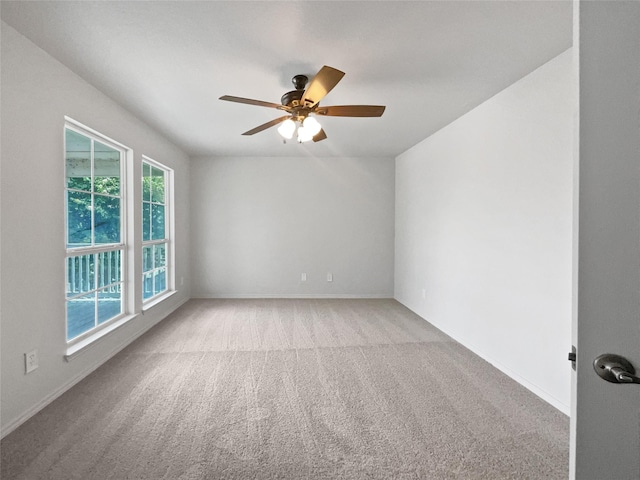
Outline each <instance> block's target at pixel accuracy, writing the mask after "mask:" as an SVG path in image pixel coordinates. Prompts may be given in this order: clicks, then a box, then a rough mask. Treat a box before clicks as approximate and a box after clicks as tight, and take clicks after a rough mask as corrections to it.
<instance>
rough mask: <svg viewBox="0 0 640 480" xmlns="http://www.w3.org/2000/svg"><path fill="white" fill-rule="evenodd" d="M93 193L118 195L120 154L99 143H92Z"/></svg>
mask: <svg viewBox="0 0 640 480" xmlns="http://www.w3.org/2000/svg"><path fill="white" fill-rule="evenodd" d="M93 148H94V153H93V155H94V165H93V175H94V181H93V183H94V191H95V192H96V193H105V194H109V195H120V152H119V151H118V150H114V149H113V148H111V147H108V146H106V145H104V144H102V143H100V142H94V147H93Z"/></svg>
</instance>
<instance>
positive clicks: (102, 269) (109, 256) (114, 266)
mask: <svg viewBox="0 0 640 480" xmlns="http://www.w3.org/2000/svg"><path fill="white" fill-rule="evenodd" d="M121 258H122V250H114V251H110V252H102V253H99V254H98V288H100V287H106V286H107V285H110V284H112V283H118V282H120V280H121V278H122V273H121V268H122V267H121V263H120V260H121Z"/></svg>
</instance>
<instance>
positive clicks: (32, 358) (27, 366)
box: [24, 350, 38, 373]
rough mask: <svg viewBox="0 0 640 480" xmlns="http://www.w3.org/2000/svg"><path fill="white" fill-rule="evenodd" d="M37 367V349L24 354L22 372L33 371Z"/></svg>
mask: <svg viewBox="0 0 640 480" xmlns="http://www.w3.org/2000/svg"><path fill="white" fill-rule="evenodd" d="M36 368H38V350H32V351H31V352H29V353H25V354H24V373H30V372H33V371H34V370H35V369H36Z"/></svg>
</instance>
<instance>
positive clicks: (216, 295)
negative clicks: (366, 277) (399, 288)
mask: <svg viewBox="0 0 640 480" xmlns="http://www.w3.org/2000/svg"><path fill="white" fill-rule="evenodd" d="M192 298H194V299H207V298H220V299H224V298H228V299H236V298H238V299H242V298H255V299H259V298H309V299H314V298H353V299H358V298H384V299H393V295H392V294H388V293H371V294H344V293H343V294H335V293H309V294H307V293H212V294H209V293H206V294H199V295H195V296H193V297H192Z"/></svg>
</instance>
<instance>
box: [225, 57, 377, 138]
mask: <svg viewBox="0 0 640 480" xmlns="http://www.w3.org/2000/svg"><path fill="white" fill-rule="evenodd" d="M343 76H344V72H341V71H340V70H338V69H336V68H333V67H328V66H326V65H325V66H324V67H322V68H321V69H320V71H319V72H318V73H317V74H316V76H315V77H313V79H312V80H311V82H309V79H308V78H307V76H306V75H296V76H294V77H293V78H292V79H291V81H292V82H293V85H294V87H295V90H292V91H290V92H287V93H285V94H284V95H283V96H282V98H281V99H280V103H281V104H280V105H279V104H277V103H270V102H263V101H261V100H252V99H250V98H242V97H233V96H230V95H223V96H222V97H220V100H226V101H228V102H236V103H246V104H248V105H257V106H259V107H268V108H275V109H277V110H283V111H285V112H287V115H284V116H282V117H279V118H276V119H274V120H271V121H270V122H267V123H263V124H262V125H259V126H257V127H255V128H252V129H251V130H248V131H246V132H244V133H243V134H242V135H253V134H255V133H258V132H262V131H263V130H266V129H267V128H270V127H274V126H276V125H278V124H281V125H280V127H278V132H279V133H280V135H282V136H283V137H284V138H285V139H291V138H293V135H294V134H295V133H296V132H297V140H298V142H300V143H302V142H307V141H309V140H313V141H314V142H319V141H320V140H324V139H325V138H327V135H326V133H325V132H324V130H323V129H322V126H321V125H320V123H319V122H318V121H317V120H316V119H315V118H314V117H315V116H328V117H380V116H382V114H383V113H384V109H385V107H384V106H381V105H337V106H332V107H324V106H320V100H322V99H323V98H324V96H325V95H326V94H327V93H329V92H330V91H331V90H332V89H333V87H335V86H336V85H337V84H338V82H339V81H340V80H342V77H343ZM307 82H309V85H308V86H307V87H306V89H305V86H306V85H307Z"/></svg>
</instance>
